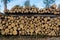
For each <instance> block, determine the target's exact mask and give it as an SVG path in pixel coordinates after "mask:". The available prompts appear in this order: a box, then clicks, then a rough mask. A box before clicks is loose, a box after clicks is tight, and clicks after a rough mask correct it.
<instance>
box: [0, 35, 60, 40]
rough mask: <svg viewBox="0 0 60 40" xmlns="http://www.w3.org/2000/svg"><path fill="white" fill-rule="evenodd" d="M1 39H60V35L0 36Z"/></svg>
mask: <svg viewBox="0 0 60 40" xmlns="http://www.w3.org/2000/svg"><path fill="white" fill-rule="evenodd" d="M0 40H60V37H32V36H0Z"/></svg>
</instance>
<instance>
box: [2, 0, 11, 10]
mask: <svg viewBox="0 0 60 40" xmlns="http://www.w3.org/2000/svg"><path fill="white" fill-rule="evenodd" d="M10 1H12V0H1V2H3V3H4V10H7V3H8V2H10Z"/></svg>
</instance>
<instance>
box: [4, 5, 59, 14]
mask: <svg viewBox="0 0 60 40" xmlns="http://www.w3.org/2000/svg"><path fill="white" fill-rule="evenodd" d="M5 12H6V13H40V14H43V13H50V14H51V13H52V14H60V9H59V8H57V6H56V5H55V4H54V5H52V6H51V7H50V8H43V9H39V8H36V7H33V6H32V7H27V6H26V7H20V6H14V7H13V8H12V9H11V10H7V11H5Z"/></svg>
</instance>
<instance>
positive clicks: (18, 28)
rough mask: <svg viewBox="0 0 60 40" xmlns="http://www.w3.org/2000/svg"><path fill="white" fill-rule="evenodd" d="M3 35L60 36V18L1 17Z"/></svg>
mask: <svg viewBox="0 0 60 40" xmlns="http://www.w3.org/2000/svg"><path fill="white" fill-rule="evenodd" d="M0 34H1V35H48V36H59V35H60V17H54V18H51V17H43V16H31V17H29V16H12V15H11V16H5V15H2V16H0Z"/></svg>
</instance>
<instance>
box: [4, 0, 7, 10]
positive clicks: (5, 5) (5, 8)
mask: <svg viewBox="0 0 60 40" xmlns="http://www.w3.org/2000/svg"><path fill="white" fill-rule="evenodd" d="M6 10H7V0H4V11H6Z"/></svg>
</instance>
